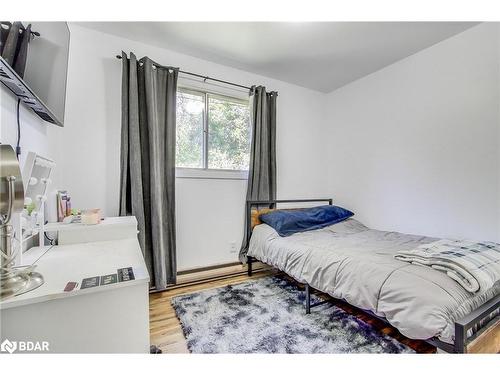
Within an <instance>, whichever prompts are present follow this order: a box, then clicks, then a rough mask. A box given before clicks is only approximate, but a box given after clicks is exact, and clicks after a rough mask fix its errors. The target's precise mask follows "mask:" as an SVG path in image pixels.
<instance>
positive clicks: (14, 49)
mask: <svg viewBox="0 0 500 375" xmlns="http://www.w3.org/2000/svg"><path fill="white" fill-rule="evenodd" d="M1 26H2V27H1V39H0V40H1V44H0V54H1V55H2V57H3V59H4V60H5V61H6V62H7V63H8V64H9V65H10V66H11V67H12V68H13V69H14V70H15V72H16V73H17V74H18V75H19V76H20V77H21V78H23V77H24V70H25V68H26V59H27V57H28V45H29V42H30V40H31V24H30V25H28V27H26V28H25V27H24V26H23V24H22V23H21V22H14V23H12V24H11V23H10V22H2V25H1Z"/></svg>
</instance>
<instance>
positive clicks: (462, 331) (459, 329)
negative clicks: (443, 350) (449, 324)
mask: <svg viewBox="0 0 500 375" xmlns="http://www.w3.org/2000/svg"><path fill="white" fill-rule="evenodd" d="M466 337H467V330H466V327H464V326H463V325H462V324H460V323H455V345H454V351H455V353H465V340H466Z"/></svg>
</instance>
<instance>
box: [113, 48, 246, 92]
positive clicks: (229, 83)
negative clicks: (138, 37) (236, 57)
mask: <svg viewBox="0 0 500 375" xmlns="http://www.w3.org/2000/svg"><path fill="white" fill-rule="evenodd" d="M116 58H117V59H120V60H121V58H122V57H121V56H120V55H116ZM179 73H183V74H187V75H190V76H194V77H198V78H203V81H206V80H210V81H215V82H220V83H225V84H226V85H231V86H236V87H241V88H242V89H247V90H251V89H252V88H251V87H248V86H243V85H239V84H237V83H233V82H228V81H223V80H222V79H217V78H212V77H209V76H203V75H201V74H197V73H191V72H186V71H184V70H180V69H179Z"/></svg>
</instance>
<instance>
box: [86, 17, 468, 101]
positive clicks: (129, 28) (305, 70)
mask: <svg viewBox="0 0 500 375" xmlns="http://www.w3.org/2000/svg"><path fill="white" fill-rule="evenodd" d="M476 24H477V23H473V22H316V23H313V22H86V23H79V25H81V26H85V27H89V28H92V29H96V30H99V31H102V32H106V33H110V34H115V35H119V36H122V37H124V38H127V39H131V40H135V41H139V42H144V43H147V44H151V45H155V46H158V47H163V48H168V49H171V50H174V51H177V52H181V53H184V54H187V55H191V56H195V57H198V58H201V59H205V60H208V61H212V62H216V63H219V64H223V65H228V66H231V67H234V68H239V69H243V70H246V71H249V72H253V73H257V74H261V75H263V76H267V77H271V78H275V79H279V80H282V81H286V82H290V83H293V84H296V85H299V86H303V87H307V88H310V89H314V90H318V91H322V92H331V91H333V90H335V89H337V88H339V87H341V86H343V85H345V84H347V83H349V82H352V81H355V80H356V79H358V78H361V77H363V76H366V75H367V74H370V73H372V72H375V71H377V70H379V69H381V68H383V67H385V66H387V65H389V64H392V63H394V62H395V61H398V60H401V59H403V58H405V57H407V56H409V55H411V54H413V53H415V52H417V51H420V50H422V49H424V48H427V47H429V46H431V45H433V44H436V43H438V42H440V41H442V40H444V39H446V38H449V37H451V36H453V35H455V34H458V33H460V32H462V31H464V30H466V29H468V28H470V27H472V26H474V25H476ZM199 73H201V74H203V73H204V72H199ZM221 78H222V79H223V78H224V77H221Z"/></svg>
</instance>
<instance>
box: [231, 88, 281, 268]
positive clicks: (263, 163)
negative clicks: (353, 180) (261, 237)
mask: <svg viewBox="0 0 500 375" xmlns="http://www.w3.org/2000/svg"><path fill="white" fill-rule="evenodd" d="M277 97H278V93H277V92H275V91H272V92H269V93H268V92H266V88H265V87H263V86H258V87H255V86H254V87H252V90H251V91H250V104H251V107H250V110H251V121H252V123H251V126H252V143H251V148H250V165H249V169H248V185H247V197H246V200H247V201H250V200H273V199H276V100H277ZM246 221H247V217H246V215H245V232H244V236H243V243H242V246H241V250H240V261H241V262H243V263H245V262H246V253H247V250H248V243H247V234H248V233H247V230H248V226H247V222H246Z"/></svg>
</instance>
